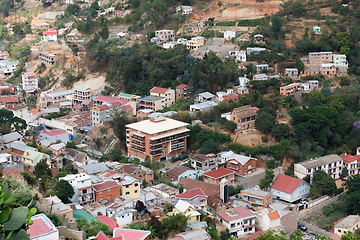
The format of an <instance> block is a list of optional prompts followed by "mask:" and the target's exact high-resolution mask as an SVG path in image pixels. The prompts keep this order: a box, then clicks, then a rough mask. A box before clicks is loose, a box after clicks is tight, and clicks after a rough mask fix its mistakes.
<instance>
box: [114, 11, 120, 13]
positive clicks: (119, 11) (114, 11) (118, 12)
mask: <svg viewBox="0 0 360 240" xmlns="http://www.w3.org/2000/svg"><path fill="white" fill-rule="evenodd" d="M113 13H121V12H120V11H113Z"/></svg>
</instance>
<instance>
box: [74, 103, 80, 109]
mask: <svg viewBox="0 0 360 240" xmlns="http://www.w3.org/2000/svg"><path fill="white" fill-rule="evenodd" d="M73 108H74V109H81V108H82V106H81V105H80V104H76V105H74V106H73Z"/></svg>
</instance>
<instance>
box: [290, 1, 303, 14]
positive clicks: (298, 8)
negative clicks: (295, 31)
mask: <svg viewBox="0 0 360 240" xmlns="http://www.w3.org/2000/svg"><path fill="white" fill-rule="evenodd" d="M303 12H304V4H303V3H302V2H301V1H295V2H292V3H291V14H293V15H294V16H295V17H300V16H301V14H302V13H303Z"/></svg>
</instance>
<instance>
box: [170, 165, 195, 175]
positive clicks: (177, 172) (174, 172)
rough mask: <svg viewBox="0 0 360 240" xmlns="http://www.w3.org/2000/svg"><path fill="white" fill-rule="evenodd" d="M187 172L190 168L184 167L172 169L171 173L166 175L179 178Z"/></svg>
mask: <svg viewBox="0 0 360 240" xmlns="http://www.w3.org/2000/svg"><path fill="white" fill-rule="evenodd" d="M187 170H190V168H188V167H184V166H177V167H174V168H173V169H170V170H169V171H167V172H166V174H170V175H172V176H176V177H178V176H180V175H181V174H183V173H184V172H186V171H187Z"/></svg>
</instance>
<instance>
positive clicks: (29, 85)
mask: <svg viewBox="0 0 360 240" xmlns="http://www.w3.org/2000/svg"><path fill="white" fill-rule="evenodd" d="M22 87H23V89H24V90H25V92H26V95H35V93H36V91H38V90H39V81H38V79H37V77H36V76H35V75H34V74H33V73H31V72H26V73H24V74H23V75H22Z"/></svg>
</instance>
